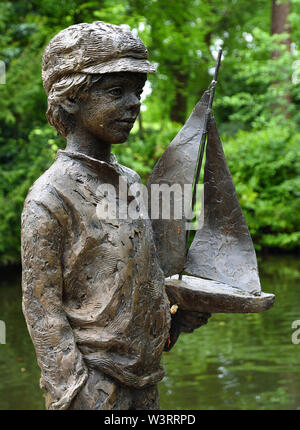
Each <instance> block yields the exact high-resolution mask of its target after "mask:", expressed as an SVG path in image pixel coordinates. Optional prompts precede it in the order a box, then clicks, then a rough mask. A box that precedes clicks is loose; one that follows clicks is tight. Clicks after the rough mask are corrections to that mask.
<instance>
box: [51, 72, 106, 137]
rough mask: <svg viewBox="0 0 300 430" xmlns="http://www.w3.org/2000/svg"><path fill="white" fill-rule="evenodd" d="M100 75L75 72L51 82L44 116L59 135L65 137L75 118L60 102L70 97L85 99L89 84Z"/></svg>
mask: <svg viewBox="0 0 300 430" xmlns="http://www.w3.org/2000/svg"><path fill="white" fill-rule="evenodd" d="M101 77H102V75H91V74H85V73H76V74H72V75H68V76H64V77H63V78H61V79H59V80H57V81H56V82H54V83H53V85H52V87H51V89H50V91H49V93H48V109H47V112H46V116H47V119H48V122H49V124H51V125H52V126H53V127H54V128H55V129H56V130H57V132H58V134H59V135H61V136H63V137H67V135H68V133H69V132H70V131H71V130H72V129H74V127H75V119H74V116H73V115H72V114H70V113H69V112H67V111H66V110H65V109H64V108H63V107H62V106H61V104H62V102H64V101H65V100H66V99H70V100H73V101H76V102H79V101H82V100H85V99H86V98H87V96H88V91H89V89H90V88H91V86H92V85H93V84H94V83H95V82H97V81H98V80H99V79H100V78H101Z"/></svg>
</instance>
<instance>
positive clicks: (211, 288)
mask: <svg viewBox="0 0 300 430" xmlns="http://www.w3.org/2000/svg"><path fill="white" fill-rule="evenodd" d="M219 60H220V55H219ZM215 76H216V74H215ZM212 84H213V85H212V87H211V88H210V90H208V91H206V92H205V93H204V95H203V97H202V99H201V100H200V102H199V103H198V104H197V105H196V107H195V108H194V110H193V112H192V114H191V116H190V117H189V119H188V120H187V122H186V123H185V125H184V126H183V128H182V129H181V130H180V132H179V133H178V134H177V136H176V137H175V138H174V140H173V141H172V142H171V144H170V145H169V147H168V148H167V149H166V151H165V153H164V154H163V155H162V157H161V158H160V160H159V161H158V163H157V164H156V166H155V167H154V170H153V172H152V174H151V176H150V178H149V181H148V184H147V186H148V190H149V191H150V190H151V187H152V186H153V185H154V184H156V185H160V186H161V185H162V184H166V185H168V186H169V187H171V186H173V185H174V184H176V186H177V187H178V186H180V187H181V190H182V195H184V199H182V201H180V202H179V203H178V201H176V197H174V195H175V193H174V195H173V200H172V199H171V206H172V205H173V211H172V207H171V211H170V215H171V216H170V217H169V218H168V219H163V217H157V219H153V218H152V229H153V234H154V240H155V245H156V249H157V254H158V258H159V260H160V264H161V267H162V269H163V271H164V273H165V276H166V282H165V284H166V290H167V294H168V296H169V298H171V301H172V302H173V303H177V304H178V305H179V307H181V308H182V309H186V310H195V311H200V312H210V313H251V312H255V313H256V312H262V311H265V310H267V309H269V308H270V307H271V306H272V305H273V302H274V298H275V296H274V295H273V294H266V293H263V292H262V291H261V286H260V280H259V274H258V267H257V260H256V254H255V250H254V246H253V243H252V239H251V236H250V233H249V230H248V227H247V224H246V221H245V218H244V216H243V213H242V209H241V207H240V204H239V201H238V198H237V194H236V190H235V187H234V183H233V180H232V176H231V173H230V170H229V168H228V165H227V163H226V159H225V155H224V152H223V148H222V143H221V140H220V138H219V135H218V130H217V126H216V123H215V120H214V118H213V116H212V114H211V105H212V98H213V95H214V87H215V84H216V80H213V83H212ZM205 147H206V161H205V167H204V181H203V182H204V187H203V188H204V191H203V203H202V209H201V214H200V218H199V227H198V229H197V231H196V233H195V236H194V239H193V241H192V244H191V246H190V247H189V248H188V236H189V231H188V227H187V225H188V224H187V217H185V216H182V217H181V218H179V219H176V216H175V215H174V214H175V212H176V211H175V206H176V204H177V205H178V204H180V205H182V206H183V205H184V204H185V203H184V202H189V204H191V206H193V205H194V203H195V196H196V193H195V186H196V185H197V183H198V179H199V174H200V170H201V163H202V157H203V154H204V151H205ZM187 184H190V187H186V185H187ZM191 186H194V189H193V191H192V192H191ZM187 190H188V191H187ZM187 193H188V195H187ZM148 194H149V195H151V192H149V193H148ZM183 200H184V202H183ZM193 200H194V201H193ZM163 203H164V202H163V197H162V195H160V196H159V199H158V201H157V202H156V204H157V205H159V207H160V208H161V207H162V204H163ZM152 206H153V203H152ZM183 212H184V208H183ZM151 213H152V212H151ZM184 213H186V212H184ZM160 214H161V211H160ZM150 218H151V214H150ZM178 274H179V279H178V276H177V275H178Z"/></svg>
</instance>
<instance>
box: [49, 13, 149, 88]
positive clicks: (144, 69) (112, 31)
mask: <svg viewBox="0 0 300 430" xmlns="http://www.w3.org/2000/svg"><path fill="white" fill-rule="evenodd" d="M155 71H156V68H155V67H154V66H153V65H152V64H151V63H149V61H148V51H147V48H146V47H145V45H144V44H143V42H142V41H141V39H140V38H139V37H138V36H136V35H134V34H133V33H132V32H131V31H130V30H127V29H124V28H122V27H120V26H117V25H113V24H106V23H104V22H102V21H96V22H93V23H92V24H87V23H81V24H75V25H72V26H70V27H68V28H66V29H64V30H62V31H60V32H59V33H58V34H57V35H56V36H54V37H53V39H51V40H50V42H49V44H48V45H47V47H46V49H45V51H44V55H43V64H42V79H43V85H44V88H45V91H46V93H47V94H48V93H49V91H50V89H51V87H52V85H53V83H54V82H55V81H57V80H58V79H61V78H62V77H64V76H67V75H71V74H74V73H87V74H89V73H91V74H103V73H113V72H139V73H153V72H155Z"/></svg>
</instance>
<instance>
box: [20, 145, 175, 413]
mask: <svg viewBox="0 0 300 430" xmlns="http://www.w3.org/2000/svg"><path fill="white" fill-rule="evenodd" d="M120 176H122V177H125V178H126V179H127V181H128V183H129V184H131V183H134V182H136V181H140V179H139V177H138V175H137V174H136V173H135V172H133V171H131V170H130V169H128V168H126V167H124V166H121V165H119V164H118V163H117V162H116V160H115V159H114V158H112V159H111V162H110V163H105V162H102V161H98V160H96V159H93V158H91V157H88V156H86V155H83V154H79V153H69V152H66V151H58V154H57V158H56V161H55V162H54V163H53V165H52V166H51V167H50V168H49V169H48V170H47V171H46V172H45V173H44V174H43V175H42V176H41V177H40V178H39V179H38V180H37V181H36V182H35V183H34V185H33V186H32V187H31V189H30V190H29V193H28V196H27V198H26V201H25V205H24V210H23V213H22V266H23V279H22V288H23V312H24V315H25V318H26V322H27V326H28V329H29V332H30V335H31V338H32V340H33V343H34V346H35V349H36V354H37V359H38V364H39V366H40V368H41V373H42V376H41V387H42V388H44V389H45V390H46V391H47V398H48V400H47V408H48V409H67V408H68V407H69V405H70V402H71V400H72V399H73V398H74V396H75V395H76V394H77V392H78V391H79V390H80V389H81V387H82V386H83V384H84V383H85V381H86V379H87V377H88V369H89V367H95V368H97V369H99V370H100V371H102V372H104V373H106V374H108V375H110V376H112V377H113V378H115V379H116V380H118V381H120V382H121V383H123V384H125V385H127V386H130V387H134V388H142V387H145V386H147V385H151V384H154V383H156V382H158V381H159V380H161V379H162V377H163V369H162V367H161V366H160V359H161V354H162V352H163V349H164V345H165V342H166V339H167V338H168V334H169V328H170V312H169V306H168V299H167V296H166V293H165V289H164V275H163V272H162V270H161V268H160V266H159V263H158V260H157V257H156V254H155V247H154V242H153V238H152V231H151V222H150V221H149V220H147V219H144V218H142V217H140V218H138V219H114V220H111V219H107V220H105V219H99V216H98V215H97V210H96V208H97V204H98V203H99V199H101V196H99V193H98V191H97V190H98V187H99V185H100V184H104V183H109V184H112V185H114V186H116V188H118V184H119V178H120ZM139 204H140V210H141V212H142V211H144V210H145V208H143V203H142V201H140V202H139Z"/></svg>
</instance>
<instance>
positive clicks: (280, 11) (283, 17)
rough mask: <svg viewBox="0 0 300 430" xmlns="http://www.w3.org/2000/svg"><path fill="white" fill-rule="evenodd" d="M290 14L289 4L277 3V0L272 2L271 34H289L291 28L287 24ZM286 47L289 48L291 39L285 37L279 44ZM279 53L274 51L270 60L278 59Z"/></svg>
mask: <svg viewBox="0 0 300 430" xmlns="http://www.w3.org/2000/svg"><path fill="white" fill-rule="evenodd" d="M290 12H291V2H290V1H289V2H286V3H280V4H279V3H278V0H272V23H271V34H282V33H288V34H289V35H290V34H291V26H290V24H289V22H288V16H289V13H290ZM281 43H282V44H283V45H286V46H287V49H288V50H290V48H291V37H290V36H289V37H287V38H286V39H284V40H283V41H282V42H281ZM279 56H280V52H278V51H274V52H273V53H272V58H275V57H279Z"/></svg>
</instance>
